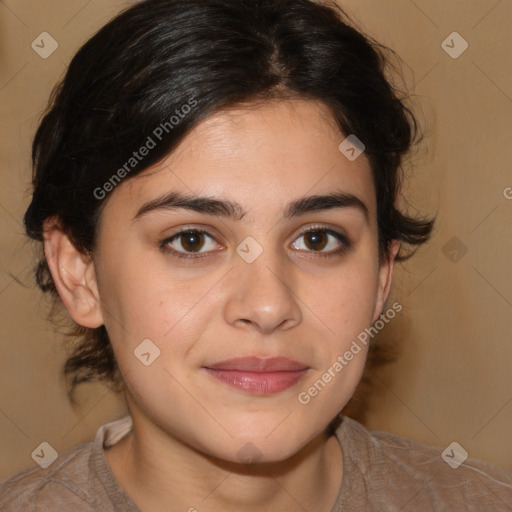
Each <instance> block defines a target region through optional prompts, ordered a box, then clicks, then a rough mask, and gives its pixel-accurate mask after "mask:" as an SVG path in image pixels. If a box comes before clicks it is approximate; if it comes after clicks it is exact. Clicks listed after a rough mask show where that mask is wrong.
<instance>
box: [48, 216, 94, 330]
mask: <svg viewBox="0 0 512 512" xmlns="http://www.w3.org/2000/svg"><path fill="white" fill-rule="evenodd" d="M44 253H45V256H46V261H47V262H48V266H49V268H50V271H51V273H52V277H53V280H54V282H55V286H56V288H57V291H58V292H59V295H60V298H61V300H62V302H63V303H64V306H65V307H66V309H67V311H68V313H69V315H70V316H71V318H72V319H73V320H74V321H75V322H76V323H77V324H79V325H82V326H84V327H89V328H96V327H99V326H101V325H103V323H104V322H103V314H102V310H101V305H100V297H99V293H98V286H97V282H96V272H95V268H94V262H93V260H92V258H90V257H88V256H87V255H85V254H83V253H81V252H80V251H78V249H76V247H75V246H74V245H73V244H72V243H71V241H70V240H69V238H68V236H67V235H66V234H65V233H64V232H63V231H62V229H61V227H60V225H59V223H58V221H56V220H55V219H54V218H51V219H47V220H46V221H45V223H44Z"/></svg>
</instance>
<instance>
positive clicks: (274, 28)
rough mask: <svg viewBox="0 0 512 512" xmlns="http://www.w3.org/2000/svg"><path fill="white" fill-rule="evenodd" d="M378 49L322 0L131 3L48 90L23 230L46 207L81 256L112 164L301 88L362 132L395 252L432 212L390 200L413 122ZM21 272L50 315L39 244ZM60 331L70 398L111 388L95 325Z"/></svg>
mask: <svg viewBox="0 0 512 512" xmlns="http://www.w3.org/2000/svg"><path fill="white" fill-rule="evenodd" d="M391 55H394V52H393V51H392V50H391V49H389V48H387V47H385V46H384V45H382V44H379V43H378V42H376V41H375V40H373V39H372V38H371V37H370V36H368V35H365V34H363V33H362V32H361V31H359V30H358V29H356V28H355V27H354V26H352V23H351V21H350V19H349V17H348V15H347V14H346V13H345V12H344V11H343V10H342V9H341V8H340V7H339V6H338V5H337V4H335V3H334V2H327V1H324V2H320V1H313V0H145V1H142V2H140V3H137V4H136V5H134V6H132V7H130V8H128V9H126V10H125V11H123V12H121V13H120V14H119V15H117V16H116V17H115V18H113V19H112V20H111V21H110V22H109V23H108V24H106V25H105V26H104V27H103V28H101V29H100V30H99V31H98V32H97V33H96V34H95V35H94V36H93V37H91V38H90V39H89V40H88V41H87V42H86V43H85V44H84V45H83V46H82V47H81V48H80V50H79V51H78V52H77V53H76V55H75V56H74V57H73V59H72V60H71V63H70V64H69V67H68V69H67V72H66V74H65V76H64V78H63V80H62V81H61V82H60V83H59V84H57V86H56V87H55V89H54V91H53V93H52V96H51V98H50V102H49V105H48V109H47V111H46V113H45V114H44V117H43V118H42V121H41V123H40V125H39V127H38V129H37V132H36V134H35V137H34V140H33V145H32V162H33V195H32V200H31V203H30V205H29V207H28V209H27V211H26V213H25V216H24V223H25V229H26V233H27V235H28V236H29V237H31V238H33V239H35V240H37V241H39V242H42V241H43V222H44V221H45V219H47V218H49V217H51V216H57V217H58V218H59V221H60V224H61V228H62V230H63V231H64V232H65V233H66V234H67V235H68V237H69V238H70V240H71V242H72V243H73V245H74V246H75V247H76V248H77V249H78V250H80V251H81V252H82V253H84V254H88V255H91V254H93V252H94V248H95V243H96V235H97V226H98V222H99V219H100V215H101V211H102V206H103V205H104V204H105V201H106V199H107V198H108V194H106V193H105V191H106V190H107V189H109V190H112V189H113V188H114V186H115V185H116V184H117V179H116V182H115V183H114V182H113V179H114V178H115V175H116V176H117V177H119V178H120V177H121V176H122V178H123V179H130V178H131V177H133V176H135V175H137V174H138V173H140V172H141V171H143V170H144V169H147V168H148V167H150V166H152V165H154V164H156V163H158V162H160V161H162V160H163V159H164V158H165V157H166V156H167V155H169V154H170V153H171V152H172V151H173V149H174V148H175V147H176V146H177V145H178V143H179V142H180V141H181V140H182V139H183V138H184V137H185V136H186V135H187V134H188V133H189V132H190V131H191V129H192V128H193V127H194V126H196V125H197V124H198V123H199V122H200V121H201V120H203V119H205V118H207V117H208V116H211V115H212V114H215V113H216V112H219V111H221V110H222V109H227V108H236V107H237V106H243V105H247V104H250V103H253V102H267V101H271V100H279V99H310V100H319V101H320V102H322V103H323V104H324V105H325V106H326V107H328V109H329V111H330V113H332V116H333V118H334V120H335V121H336V123H337V126H339V128H340V130H341V132H342V133H343V134H345V135H349V134H351V135H352V134H353V135H355V136H356V137H357V138H358V139H359V140H361V141H362V142H363V143H364V145H365V155H366V156H367V158H368V159H369V162H370V166H371V170H372V177H373V180H374V184H375V189H376V201H377V227H378V247H379V258H380V259H382V258H385V257H387V256H388V255H389V252H388V251H389V247H390V243H391V242H392V241H393V240H400V241H401V242H402V244H401V247H400V251H399V253H398V255H397V260H398V261H402V260H405V259H407V258H409V257H410V256H411V255H412V254H413V252H414V248H415V247H418V246H419V245H420V244H422V243H424V242H426V241H427V240H428V239H429V237H430V235H431V231H432V228H433V223H434V220H432V219H426V218H414V217H412V216H408V215H407V214H405V213H403V212H401V211H400V209H399V207H398V205H397V200H398V197H399V193H400V189H401V182H402V179H403V174H404V173H403V165H402V164H403V158H404V156H405V155H406V153H408V151H409V150H410V148H411V147H412V145H413V143H414V142H415V141H417V140H419V139H421V133H420V129H419V123H418V122H417V119H416V117H415V115H414V114H413V113H412V111H411V110H410V109H409V108H408V107H407V106H406V99H407V97H406V96H405V95H403V96H402V97H401V96H400V91H398V89H397V88H395V87H394V86H393V84H392V83H391V81H390V80H389V78H386V70H387V65H388V64H390V62H391V60H390V58H389V57H388V56H391ZM186 105H188V107H190V108H188V107H187V108H185V106H186ZM192 105H193V107H192ZM173 117H174V118H175V119H173ZM178 117H179V119H178ZM158 127H160V129H159V130H157V128H158ZM155 131H156V133H157V134H158V141H157V142H158V143H157V144H156V145H155V147H154V148H153V149H152V150H151V151H150V152H149V153H148V154H147V156H145V157H144V159H143V160H141V161H137V162H134V161H132V162H131V164H134V165H131V164H130V166H129V167H127V166H126V163H127V162H129V161H130V158H133V152H134V150H136V149H138V148H140V147H141V146H142V145H143V144H144V143H145V142H146V141H147V140H148V137H152V138H153V139H156V138H157V137H156V134H155ZM340 142H341V141H340ZM122 169H124V170H125V171H126V172H122ZM128 171H129V172H128ZM107 183H110V185H111V186H110V187H109V186H105V184H107ZM99 191H100V192H99ZM41 246H42V244H40V247H41ZM35 276H36V281H37V284H38V286H39V287H40V288H41V289H42V290H43V291H44V292H48V293H49V294H50V296H51V299H52V303H53V308H52V312H51V314H50V316H54V313H55V310H56V309H59V308H60V306H61V305H62V303H61V301H60V298H59V295H58V292H57V290H56V287H55V283H54V281H53V279H52V275H51V273H50V270H49V267H48V264H47V261H46V259H45V257H44V253H43V252H42V250H41V251H40V255H39V260H38V262H37V265H36V268H35ZM67 334H68V335H69V336H71V337H72V338H73V344H72V345H71V346H72V350H71V353H70V354H68V358H67V360H66V362H65V365H64V367H63V374H64V376H65V380H66V383H67V384H68V397H69V398H70V400H71V402H72V403H74V392H75V388H76V386H77V385H79V384H80V383H82V382H88V381H102V382H104V383H106V384H108V385H109V386H110V388H111V389H112V390H114V391H116V392H118V391H121V390H122V389H123V380H122V376H121V375H120V371H119V368H118V366H117V363H116V360H115V356H114V353H113V351H112V347H111V343H110V340H109V336H108V333H107V331H106V329H105V326H104V325H103V326H100V327H98V328H95V329H90V328H85V327H82V326H80V325H78V324H76V323H74V322H72V327H71V328H70V329H69V330H68V332H67Z"/></svg>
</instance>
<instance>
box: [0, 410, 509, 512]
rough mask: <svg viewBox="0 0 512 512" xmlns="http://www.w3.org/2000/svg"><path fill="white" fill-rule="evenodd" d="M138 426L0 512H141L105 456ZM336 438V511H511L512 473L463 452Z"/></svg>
mask: <svg viewBox="0 0 512 512" xmlns="http://www.w3.org/2000/svg"><path fill="white" fill-rule="evenodd" d="M132 428H133V426H132V421H131V417H130V416H126V417H124V418H122V419H120V420H117V421H113V422H111V423H107V424H105V425H103V426H101V427H100V428H99V429H98V431H97V434H96V438H95V440H94V441H93V442H88V443H82V444H80V445H77V446H75V447H74V448H72V449H70V450H68V451H67V452H65V453H63V454H60V455H59V457H58V458H57V460H55V461H54V462H53V463H52V464H51V465H50V466H49V467H48V468H46V469H43V468H40V467H39V466H35V467H31V468H28V469H25V470H23V471H20V472H19V473H17V474H16V475H14V476H12V477H11V478H9V479H8V480H7V481H5V482H3V484H2V486H1V487H0V510H1V511H2V512H19V511H23V512H42V511H44V512H57V511H59V512H60V511H71V510H72V511H73V512H93V511H94V512H121V511H122V512H141V510H140V509H139V508H138V507H137V505H135V503H134V502H133V501H132V500H131V499H130V497H129V496H128V494H126V492H125V491H124V489H123V488H122V487H121V486H120V485H119V483H118V482H117V480H116V478H115V476H114V474H113V473H112V471H111V469H110V466H109V465H108V462H107V459H106V458H105V454H104V451H103V447H104V446H110V445H113V444H115V443H116V442H117V441H119V440H120V439H122V438H123V436H125V435H126V434H128V433H129V432H130V431H131V429H132ZM336 437H337V439H338V440H339V442H340V444H341V447H342V451H343V481H342V484H341V488H340V491H339V494H338V499H337V501H336V504H335V506H334V507H333V509H332V511H331V512H342V511H375V512H380V511H389V512H391V511H396V512H398V511H400V512H408V511H415V512H423V511H435V512H442V511H445V510H446V511H450V512H452V511H459V510H460V511H478V512H497V511H508V512H512V476H511V475H508V474H507V473H505V472H504V471H502V470H500V469H498V468H496V467H494V466H492V465H489V464H486V463H484V462H479V461H475V460H472V459H466V460H465V461H464V462H463V463H462V464H461V465H460V466H458V467H457V468H453V467H451V465H449V464H448V462H452V466H455V465H457V464H454V463H453V461H457V455H456V452H453V451H451V452H447V453H445V458H444V459H443V457H442V452H443V449H442V448H435V447H431V446H426V445H423V444H420V443H417V442H415V441H411V440H408V439H404V438H401V437H398V436H395V435H392V434H388V433H385V432H370V431H368V430H367V429H366V428H365V427H363V426H362V425H361V424H360V423H358V422H357V421H355V420H353V419H351V418H348V417H344V418H343V421H342V423H341V425H340V426H339V427H338V429H337V430H336ZM446 461H448V462H446ZM279 512H283V511H279ZM311 512H313V511H311Z"/></svg>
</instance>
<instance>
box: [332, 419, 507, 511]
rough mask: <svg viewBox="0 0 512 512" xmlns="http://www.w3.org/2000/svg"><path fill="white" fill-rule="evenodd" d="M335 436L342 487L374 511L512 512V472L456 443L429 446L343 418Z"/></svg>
mask: <svg viewBox="0 0 512 512" xmlns="http://www.w3.org/2000/svg"><path fill="white" fill-rule="evenodd" d="M336 435H337V437H338V439H339V441H340V444H341V446H342V451H343V457H344V466H345V469H346V471H347V481H345V475H344V481H343V484H342V488H343V486H344V485H345V484H348V485H349V486H351V487H352V488H359V489H360V492H361V493H363V494H366V495H368V496H369V498H368V503H369V502H370V501H371V502H372V504H373V505H374V506H375V507H376V508H375V510H386V511H387V510H401V511H402V512H406V511H408V510H411V511H412V510H414V511H434V510H435V511H436V512H437V511H443V510H447V511H448V510H465V511H473V510H474V511H482V510H493V511H504V512H505V511H508V512H512V475H510V474H508V473H506V472H505V471H503V470H501V469H499V468H497V467H496V466H493V465H491V464H488V463H486V462H482V461H479V460H475V459H471V458H466V457H467V455H466V453H465V451H464V450H463V448H462V447H461V446H460V445H455V444H453V446H452V445H450V446H449V447H448V448H446V447H445V448H441V447H436V446H429V445H425V444H422V443H419V442H417V441H413V440H411V439H406V438H403V437H400V436H396V435H394V434H389V433H387V432H379V431H369V430H367V429H366V428H365V427H364V426H363V425H361V424H360V423H358V422H357V421H355V420H352V419H350V418H347V417H344V418H343V421H342V424H341V425H340V427H338V430H337V431H336ZM349 473H350V474H349ZM344 474H345V470H344ZM345 487H346V485H345ZM342 490H343V489H342ZM363 503H364V504H365V506H368V503H365V502H363Z"/></svg>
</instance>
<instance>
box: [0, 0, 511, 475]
mask: <svg viewBox="0 0 512 512" xmlns="http://www.w3.org/2000/svg"><path fill="white" fill-rule="evenodd" d="M340 3H341V4H342V5H343V6H344V7H346V9H347V10H348V12H349V13H351V14H352V15H353V17H354V19H355V21H356V23H357V24H358V26H359V27H360V28H362V29H364V30H367V31H368V32H369V33H370V34H371V35H372V36H374V37H375V38H376V39H377V40H379V41H381V42H382V43H384V44H386V45H388V46H390V47H392V48H393V49H394V50H395V51H396V52H397V53H398V55H400V57H401V58H402V59H403V61H404V74H405V77H406V85H407V87H409V89H410V90H411V91H412V92H413V93H414V94H415V96H414V104H415V108H416V109H418V110H417V111H418V112H419V113H420V117H421V118H422V119H423V122H424V125H425V126H426V127H427V137H426V139H425V141H424V142H423V144H422V145H421V146H420V147H419V148H418V149H417V151H416V152H415V155H414V158H415V160H414V165H413V164H412V163H411V164H409V165H408V166H407V173H408V174H410V176H411V178H410V181H408V184H407V187H406V189H405V192H406V195H407V198H408V204H409V208H410V211H411V212H413V213H414V212H415V211H416V210H419V211H420V212H424V213H426V214H431V213H436V212H437V214H438V222H437V227H436V231H435V234H434V237H433V239H432V242H431V243H429V244H428V246H426V247H423V248H422V249H421V250H420V251H419V252H418V253H417V254H416V256H415V257H414V258H413V259H412V260H410V261H409V262H407V263H405V264H404V265H398V267H397V268H396V274H395V286H394V290H393V293H392V297H391V301H390V303H392V302H393V301H395V300H398V301H399V302H400V303H401V304H402V305H403V310H402V312H401V314H400V315H398V316H397V317H396V318H395V319H394V320H393V321H392V322H390V323H389V324H388V325H387V326H386V328H385V329H384V330H383V331H382V332H381V333H380V334H379V336H378V339H376V340H375V342H378V343H379V342H380V343H382V344H383V345H386V344H388V345H391V346H393V347H394V348H395V349H398V350H399V355H398V357H396V358H395V360H394V361H393V362H391V363H389V364H388V365H386V366H381V367H380V368H375V369H373V370H372V371H371V375H370V376H371V378H372V385H371V386H370V389H369V391H368V390H366V391H364V392H363V390H361V392H358V393H357V397H358V398H357V400H356V401H355V402H354V404H353V407H351V409H350V411H351V414H353V415H354V416H355V417H357V418H358V419H360V420H361V421H363V422H364V424H365V425H366V426H367V427H368V428H371V429H376V430H385V431H388V432H392V433H396V434H398V435H401V436H406V437H409V438H412V439H415V440H418V441H420V442H423V443H426V444H431V445H437V446H441V447H446V446H448V445H449V444H450V443H451V442H453V441H457V442H458V443H459V444H460V445H461V446H462V447H463V448H464V449H465V450H466V451H467V452H468V453H469V456H470V457H473V458H478V459H484V460H487V461H489V462H491V463H494V464H496V465H498V466H500V467H501V468H503V469H505V470H507V471H509V472H512V439H511V432H512V382H511V374H512V372H511V368H512V343H511V333H512V320H511V319H512V272H511V262H512V229H511V221H512V188H510V187H512V172H511V165H510V162H511V161H512V143H511V136H512V125H511V119H512V72H511V69H512V66H511V59H510V55H512V33H511V32H510V26H511V24H512V2H510V1H509V0H500V1H497V0H450V1H448V2H447V1H445V0H414V1H413V0H361V1H357V0H347V1H342V2H340ZM127 5H129V4H128V3H127V2H122V1H120V0H90V1H87V0H68V1H66V2H62V1H60V0H44V1H41V0H4V1H2V2H0V109H1V110H0V119H1V128H0V129H1V131H0V183H1V185H0V233H1V235H0V247H1V251H0V271H1V272H0V329H1V335H0V346H1V357H0V479H5V478H7V477H9V476H11V475H12V474H14V473H15V472H17V471H19V470H21V469H23V468H25V467H28V466H31V465H35V462H34V460H33V459H32V458H31V453H32V452H33V450H34V449H35V448H36V447H37V446H39V444H40V443H42V442H43V441H46V442H48V443H50V444H51V445H52V446H53V447H54V448H55V449H56V450H57V451H58V452H59V453H62V452H64V451H65V450H67V449H69V448H70V447H72V446H74V445H76V444H78V443H80V442H85V441H90V440H92V439H93V437H94V435H95V433H96V430H97V429H98V427H99V426H100V425H102V424H104V423H106V422H109V421H113V420H115V419H117V418H120V417H121V416H123V415H124V414H125V413H126V410H125V407H124V404H123V403H122V401H121V400H120V399H119V398H118V397H116V396H115V395H114V394H113V393H111V392H109V391H108V389H107V388H106V387H104V386H103V385H100V384H94V385H85V386H83V387H82V388H80V389H79V393H78V397H79V399H80V401H81V406H80V407H79V408H78V409H76V410H73V409H72V408H71V406H70V405H69V403H68V401H67V397H66V394H65V391H64V387H63V384H62V382H61V381H60V380H59V371H60V368H61V366H62V363H63V361H64V351H63V342H62V336H61V335H60V334H58V333H55V332H54V328H53V327H52V326H51V324H49V323H48V322H47V320H46V314H47V311H48V305H47V303H46V302H45V300H44V299H43V298H42V294H41V293H40V292H39V290H38V289H36V287H35V285H34V281H33V279H32V274H31V271H32V270H31V269H32V265H33V255H34V249H33V245H32V244H31V243H27V241H26V238H25V237H24V234H23V226H22V217H23V213H24V211H25V209H26V207H27V205H28V202H29V193H30V175H31V169H30V144H31V139H32V137H33V135H34V132H35V129H36V127H37V125H38V122H39V120H40V118H41V114H42V112H43V110H44V109H45V107H46V103H47V100H48V96H49V94H50V91H51V89H52V87H53V85H54V84H55V82H56V81H57V80H58V79H59V78H61V77H62V76H63V73H64V71H65V69H66V66H67V64H68V63H69V61H70V59H71V57H72V56H73V54H74V53H75V52H76V50H77V49H78V48H79V46H80V45H82V44H83V43H84V42H85V41H86V40H87V39H88V38H89V37H90V36H91V35H92V34H93V33H94V32H95V31H96V30H97V29H98V28H100V27H101V26H102V25H103V24H104V23H105V22H106V21H108V20H109V19H110V18H111V17H112V16H113V15H114V14H116V13H117V12H118V11H119V10H120V9H122V8H124V7H126V6H127ZM42 32H47V33H49V34H50V35H51V36H52V38H54V39H55V41H56V42H57V44H58V48H57V49H56V50H55V51H54V52H53V53H52V54H51V55H50V56H49V57H48V58H46V59H43V58H42V57H41V56H40V55H39V54H38V53H36V51H34V49H33V48H32V47H31V43H32V42H33V41H34V40H36V41H37V40H38V37H40V34H41V33H42ZM453 32H457V33H458V34H459V35H460V36H457V35H454V34H453ZM461 38H462V39H461ZM444 41H445V42H444ZM464 41H466V42H467V44H468V47H467V49H466V50H465V51H464V52H463V53H462V54H461V55H459V56H457V58H454V56H456V54H457V53H459V52H460V51H461V49H462V48H463V47H464V46H465V43H464ZM443 42H444V43H443ZM450 53H451V55H450ZM507 196H508V198H507Z"/></svg>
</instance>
